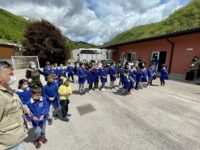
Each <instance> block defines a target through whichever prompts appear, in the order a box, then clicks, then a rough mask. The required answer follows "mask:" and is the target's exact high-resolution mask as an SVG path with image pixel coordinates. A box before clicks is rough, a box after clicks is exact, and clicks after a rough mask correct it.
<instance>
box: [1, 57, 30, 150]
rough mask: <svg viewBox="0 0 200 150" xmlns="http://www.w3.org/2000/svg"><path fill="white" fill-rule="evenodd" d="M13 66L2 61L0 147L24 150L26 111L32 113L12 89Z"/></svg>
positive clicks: (13, 78) (13, 79)
mask: <svg viewBox="0 0 200 150" xmlns="http://www.w3.org/2000/svg"><path fill="white" fill-rule="evenodd" d="M15 80H16V79H15V77H14V73H13V71H12V67H11V65H10V64H9V63H7V62H5V61H0V149H1V150H2V149H10V150H23V145H22V142H23V140H24V138H25V137H26V133H27V130H26V128H25V126H24V125H25V121H24V113H27V114H29V115H31V113H30V111H29V109H28V108H27V107H25V106H23V105H22V104H21V102H20V100H19V98H18V96H17V95H16V94H15V93H14V92H13V91H12V90H11V89H10V87H9V86H10V85H11V84H12V83H13V82H14V81H15Z"/></svg>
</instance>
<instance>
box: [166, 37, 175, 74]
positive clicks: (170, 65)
mask: <svg viewBox="0 0 200 150" xmlns="http://www.w3.org/2000/svg"><path fill="white" fill-rule="evenodd" d="M166 40H167V42H168V43H169V44H171V56H170V61H169V74H170V73H171V67H172V60H173V55H174V43H173V42H172V41H170V40H169V39H168V38H166Z"/></svg>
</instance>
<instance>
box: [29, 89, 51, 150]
mask: <svg viewBox="0 0 200 150" xmlns="http://www.w3.org/2000/svg"><path fill="white" fill-rule="evenodd" d="M41 94H42V89H41V88H40V87H35V88H33V89H32V97H31V99H30V101H29V103H28V104H27V105H28V107H29V109H30V111H31V112H32V116H31V122H32V125H33V127H34V137H33V138H34V142H33V144H34V145H35V147H36V148H40V146H41V143H40V142H42V143H43V144H45V143H46V142H47V139H46V137H45V128H46V120H47V114H48V111H49V106H48V103H47V101H46V98H45V97H42V96H41Z"/></svg>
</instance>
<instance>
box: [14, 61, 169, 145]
mask: <svg viewBox="0 0 200 150" xmlns="http://www.w3.org/2000/svg"><path fill="white" fill-rule="evenodd" d="M156 69H157V68H156V67H155V65H154V64H153V63H152V64H151V65H150V66H149V68H146V67H145V66H144V65H136V66H135V65H131V66H130V64H129V63H125V64H124V65H120V64H117V65H115V63H111V65H110V66H108V65H106V64H103V65H102V64H92V63H89V64H84V63H79V64H78V63H75V64H74V65H72V64H69V65H68V66H67V67H64V66H63V65H62V64H61V65H60V67H57V64H54V65H50V63H49V62H47V63H46V67H45V68H44V69H43V73H44V74H45V75H46V76H45V79H46V81H47V83H46V85H45V86H44V87H43V88H41V87H32V88H31V87H29V85H30V83H29V82H28V81H27V80H26V79H22V80H20V81H19V89H18V90H17V92H16V93H17V94H18V95H19V97H20V99H21V101H22V103H23V104H24V105H27V107H28V108H29V109H30V110H31V112H32V116H26V120H27V122H28V124H30V123H31V124H32V126H33V127H34V131H35V134H34V145H35V146H36V148H39V147H40V146H41V143H46V142H47V139H46V137H45V126H46V121H48V123H49V125H51V124H52V122H53V118H54V119H57V118H58V112H59V110H61V114H62V119H63V120H65V121H67V122H68V121H69V117H70V116H71V115H70V114H68V105H69V103H70V100H69V96H70V95H71V94H72V88H71V86H70V85H69V81H70V79H72V82H74V83H78V84H79V92H80V94H81V95H82V94H85V86H84V85H85V82H86V81H87V83H88V86H89V90H88V92H89V93H90V94H91V93H93V92H94V90H95V91H96V92H98V91H99V89H100V90H101V91H105V85H106V83H107V81H108V80H107V79H108V76H109V77H110V88H111V89H113V88H115V82H116V79H117V77H119V87H121V88H122V94H123V95H127V94H131V91H132V90H133V89H136V90H138V89H140V88H143V87H147V86H149V85H152V81H153V80H155V79H156ZM160 72H161V76H160V82H161V85H162V86H164V85H165V80H167V79H168V72H167V69H166V66H165V65H163V66H162V69H161V71H160ZM99 82H101V87H100V88H99ZM93 85H94V89H93Z"/></svg>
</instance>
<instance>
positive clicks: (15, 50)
mask: <svg viewBox="0 0 200 150" xmlns="http://www.w3.org/2000/svg"><path fill="white" fill-rule="evenodd" d="M18 55H21V52H20V51H19V47H18V46H17V45H16V44H0V60H6V61H8V62H11V56H18Z"/></svg>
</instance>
